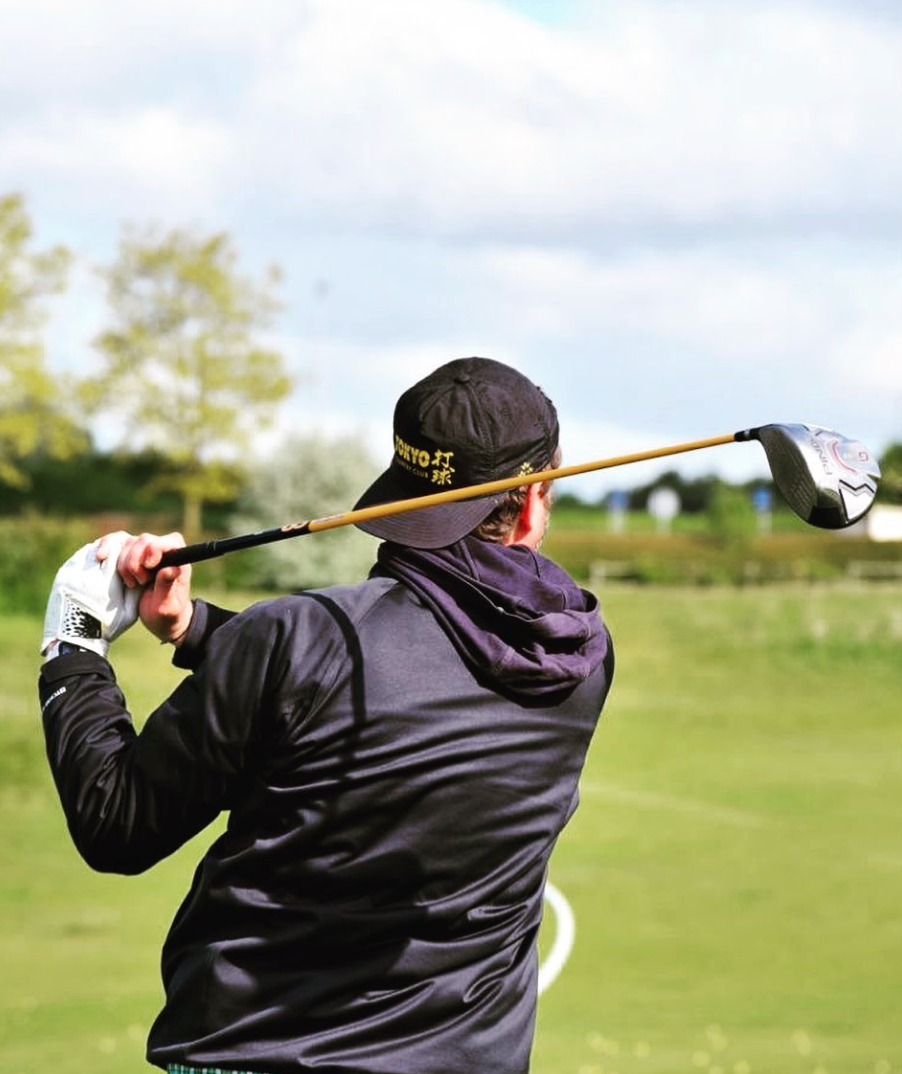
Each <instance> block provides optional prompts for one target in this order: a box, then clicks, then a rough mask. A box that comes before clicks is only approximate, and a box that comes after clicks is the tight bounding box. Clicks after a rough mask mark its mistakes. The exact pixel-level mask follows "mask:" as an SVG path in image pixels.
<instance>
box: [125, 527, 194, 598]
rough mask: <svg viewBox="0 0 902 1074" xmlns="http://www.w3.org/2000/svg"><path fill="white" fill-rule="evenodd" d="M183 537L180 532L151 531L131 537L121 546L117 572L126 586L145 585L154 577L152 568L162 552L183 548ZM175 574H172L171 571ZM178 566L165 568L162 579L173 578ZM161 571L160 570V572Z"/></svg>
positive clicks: (158, 560)
mask: <svg viewBox="0 0 902 1074" xmlns="http://www.w3.org/2000/svg"><path fill="white" fill-rule="evenodd" d="M184 545H185V538H184V537H183V536H182V535H181V534H180V533H167V534H165V535H164V536H157V535H156V534H153V533H142V534H140V535H139V536H138V537H133V538H131V540H130V541H128V542H126V544H125V545H124V546H123V548H122V552H121V553H120V555H119V573H120V574H121V575H122V579H123V581H124V582H125V584H126V585H127V586H145V585H147V584H148V583H149V582H150V581H151V580H152V579H153V577H154V568H155V567H156V566H157V564H158V563H159V562H160V559H161V558H162V555H163V553H164V552H168V551H169V550H170V549H172V548H183V547H184ZM173 571H175V572H176V574H175V575H173V574H172V572H173ZM177 571H178V568H172V567H170V568H166V576H165V578H164V579H163V580H166V581H168V580H169V579H170V578H172V580H174V578H175V577H177ZM161 573H162V572H161Z"/></svg>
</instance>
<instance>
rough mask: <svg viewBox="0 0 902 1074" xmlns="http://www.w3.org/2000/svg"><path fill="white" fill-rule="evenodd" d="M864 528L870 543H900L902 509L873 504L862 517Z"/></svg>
mask: <svg viewBox="0 0 902 1074" xmlns="http://www.w3.org/2000/svg"><path fill="white" fill-rule="evenodd" d="M864 526H865V533H866V534H867V536H868V537H870V539H871V540H872V541H902V507H893V506H890V505H889V504H882V503H878V504H874V506H873V507H872V508H871V509H870V511H869V512H868V513H867V514H866V515H865V517H864Z"/></svg>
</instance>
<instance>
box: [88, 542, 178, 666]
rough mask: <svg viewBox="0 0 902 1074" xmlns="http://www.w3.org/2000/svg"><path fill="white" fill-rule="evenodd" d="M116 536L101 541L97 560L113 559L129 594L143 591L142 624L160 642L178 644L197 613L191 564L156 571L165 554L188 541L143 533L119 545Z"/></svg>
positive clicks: (141, 596)
mask: <svg viewBox="0 0 902 1074" xmlns="http://www.w3.org/2000/svg"><path fill="white" fill-rule="evenodd" d="M113 537H115V534H113V535H111V536H110V537H102V538H101V539H100V542H99V546H98V550H97V557H98V559H101V560H106V559H108V558H112V559H113V563H114V565H115V566H116V567H117V568H118V572H119V575H120V577H121V578H122V581H123V582H124V583H125V585H126V587H127V588H128V591H129V592H130V593H135V594H137V593H138V592H139V591H142V590H143V592H141V594H140V603H139V606H138V608H139V614H140V616H141V622H142V623H143V624H144V626H145V627H147V629H148V630H149V631H150V633H151V634H153V635H154V636H155V637H157V638H159V639H160V641H163V642H167V641H168V642H172V643H173V644H174V645H178V644H179V642H180V641H181V640H182V638H183V636H184V635H185V633H186V632H187V630H188V627H189V625H190V623H191V616H192V615H193V613H194V606H193V604H192V603H191V565H190V564H186V565H185V566H183V567H164V568H163V569H162V570H159V571H156V573H154V570H155V568H156V566H157V564H158V563H159V562H160V558H161V557H162V555H163V553H164V552H168V551H170V550H171V549H173V548H184V546H185V538H184V537H183V536H182V535H181V534H180V533H167V534H166V535H165V536H163V537H158V536H156V535H155V534H152V533H142V534H141V535H140V536H138V537H130V536H129V537H127V539H126V540H125V542H124V543H122V544H121V545H120V544H118V543H115V542H113V540H112V538H113ZM108 541H109V542H110V543H109V545H108V544H107V542H108Z"/></svg>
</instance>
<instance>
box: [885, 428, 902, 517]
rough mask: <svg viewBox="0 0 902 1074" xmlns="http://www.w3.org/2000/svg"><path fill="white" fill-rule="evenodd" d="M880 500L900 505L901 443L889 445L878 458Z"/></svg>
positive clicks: (901, 475) (901, 485)
mask: <svg viewBox="0 0 902 1074" xmlns="http://www.w3.org/2000/svg"><path fill="white" fill-rule="evenodd" d="M880 473H881V477H880V494H881V495H880V498H881V500H883V501H884V503H902V443H894V444H890V445H889V447H887V449H886V451H884V453H883V455H881V457H880Z"/></svg>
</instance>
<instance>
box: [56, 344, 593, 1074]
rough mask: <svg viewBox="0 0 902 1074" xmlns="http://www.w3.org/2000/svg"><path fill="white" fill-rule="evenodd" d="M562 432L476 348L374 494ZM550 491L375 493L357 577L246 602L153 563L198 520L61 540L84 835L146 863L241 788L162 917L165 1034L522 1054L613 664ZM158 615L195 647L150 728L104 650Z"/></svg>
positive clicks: (60, 784) (241, 1064)
mask: <svg viewBox="0 0 902 1074" xmlns="http://www.w3.org/2000/svg"><path fill="white" fill-rule="evenodd" d="M558 458H559V451H558V422H557V417H556V413H555V409H554V407H553V405H552V404H551V402H550V401H549V400H548V399H547V398H546V397H545V395H544V394H543V393H542V392H541V390H540V389H539V388H537V387H536V386H535V385H533V384H532V383H531V382H530V381H528V380H527V379H526V378H524V377H523V376H521V375H520V374H519V373H518V372H516V371H515V370H513V369H511V368H509V367H508V366H505V365H502V364H500V363H498V362H495V361H491V360H488V359H484V358H466V359H460V360H457V361H453V362H450V363H448V364H447V365H444V366H442V367H441V368H440V369H438V370H436V371H435V372H434V373H432V374H431V375H430V376H428V377H426V378H425V379H424V380H422V381H420V382H419V383H417V384H415V385H414V386H413V387H412V388H410V389H409V390H408V391H406V392H405V393H404V394H403V395H402V396H401V398H400V399H399V401H398V403H397V406H396V409H395V416H394V455H393V458H392V461H391V465H390V466H389V467H388V469H387V470H386V471H385V472H384V473H383V474H382V476H381V477H380V478H378V480H377V481H376V482H375V483H374V484H373V485H372V486H371V488H370V489H369V490H368V491H367V492H366V493H365V494H364V495H363V497H362V499H361V500H360V502H359V504H358V506H364V505H369V504H373V503H380V502H389V501H393V500H396V499H402V498H408V497H411V496H416V495H421V494H425V493H428V492H431V491H436V490H439V489H441V488H448V487H463V486H468V485H471V484H477V483H480V482H486V481H491V480H494V479H497V478H506V477H510V476H514V475H518V474H524V475H525V474H528V473H530V472H534V471H537V470H539V469H543V468H546V467H548V466H549V465H551V464H553V463H555V462H556V461H557V459H558ZM549 509H550V490H549V489H548V487H545V486H542V485H540V484H532V485H528V486H523V487H522V488H520V489H517V490H515V491H514V492H513V493H506V494H502V495H499V496H494V497H490V498H483V499H474V500H467V501H464V502H458V503H451V504H442V505H439V506H435V507H432V508H427V509H424V510H421V511H415V512H410V513H407V514H404V515H397V516H393V517H391V518H385V519H382V520H380V521H376V522H371V523H367V524H366V526H365V528H366V529H367V530H368V531H369V532H370V533H371V534H374V535H375V536H377V537H379V538H381V539H382V542H383V543H381V544H380V545H379V549H378V556H377V562H376V564H375V566H374V568H373V570H372V571H371V573H370V575H369V577H368V578H367V579H366V580H365V581H362V582H360V583H359V584H356V585H351V586H341V587H332V588H326V589H322V590H318V591H311V592H304V593H301V594H298V595H294V596H288V597H284V598H281V599H276V600H268V601H264V602H262V603H260V604H257V605H255V606H253V607H251V608H249V609H248V610H246V611H244V612H242V613H240V614H237V615H236V614H233V613H231V612H228V611H225V610H223V609H220V608H217V607H215V606H213V605H212V604H209V603H205V602H204V601H203V600H200V599H197V600H194V601H191V599H190V596H189V590H188V586H189V578H190V568H189V567H176V568H166V569H163V570H160V571H159V572H157V573H154V567H155V566H156V565H157V564H158V563H159V560H160V556H161V555H162V553H163V552H164V551H166V550H168V549H170V548H173V547H177V546H179V545H181V544H183V543H184V542H183V541H182V539H181V538H180V537H179V536H178V535H169V536H167V537H152V536H148V535H143V536H140V537H130V536H128V535H125V534H111V535H107V536H106V537H104V538H102V539H100V540H99V541H98V542H95V544H93V545H87V546H85V548H83V549H81V550H80V551H79V552H78V553H76V554H75V555H74V556H73V557H72V558H71V559H70V560H69V561H68V562H67V563H66V564H65V565H64V566H63V567H62V568H61V569H60V571H59V573H58V574H57V577H56V580H55V582H54V585H53V589H52V591H51V595H50V601H49V605H48V610H47V619H46V624H45V632H44V640H43V645H42V652H43V653H44V655H45V657H46V660H45V662H44V665H43V668H42V672H41V679H40V694H41V703H42V707H43V719H44V728H45V734H46V739H47V752H48V757H49V761H50V766H51V769H52V771H53V776H54V779H55V781H56V785H57V788H58V791H59V795H60V799H61V802H62V806H63V809H64V811H65V815H66V818H67V821H68V824H69V828H70V831H71V833H72V838H73V840H74V842H75V845H76V846H77V848H78V850H79V851H80V853H81V854H82V856H83V857H84V859H85V861H86V862H87V863H88V864H89V865H90V866H92V867H93V868H95V869H98V870H101V871H109V872H116V873H139V872H141V871H143V870H145V869H149V868H150V867H151V866H153V865H154V864H155V863H156V862H158V861H160V860H161V859H162V858H165V857H166V856H167V855H168V854H171V853H172V852H173V851H174V850H176V849H177V848H178V847H180V846H181V845H182V844H183V843H185V841H186V840H188V839H190V838H191V837H192V836H194V835H196V834H197V833H198V832H200V831H202V830H203V829H204V828H205V827H206V826H207V825H208V824H210V822H211V821H212V820H213V819H214V818H216V817H217V816H218V815H219V814H220V813H222V812H223V811H226V812H228V815H229V819H228V826H227V828H226V830H225V832H224V834H222V835H221V836H220V837H219V838H218V839H216V841H215V842H213V844H212V846H211V847H210V848H209V850H207V852H206V853H205V854H204V856H203V858H202V859H201V861H200V864H199V866H198V868H197V871H196V873H195V875H194V879H193V882H192V884H191V888H190V890H189V892H188V894H187V895H186V897H185V899H184V902H183V903H182V905H181V908H180V909H179V910H178V912H177V914H176V916H175V919H174V921H173V923H172V926H171V928H170V930H169V934H168V937H167V939H166V941H165V945H164V949H163V957H162V974H163V984H164V987H165V1003H164V1006H163V1009H162V1011H161V1012H160V1014H159V1016H158V1017H157V1019H156V1021H155V1022H154V1024H153V1027H152V1028H151V1030H150V1035H149V1041H148V1050H147V1055H148V1059H149V1061H150V1063H151V1064H153V1065H155V1066H157V1067H161V1068H163V1069H164V1070H166V1069H168V1070H169V1071H170V1072H179V1074H181V1072H183V1071H191V1072H195V1074H198V1072H211V1071H230V1072H235V1071H250V1072H253V1074H289V1072H290V1074H297V1072H299V1071H314V1072H316V1074H364V1072H366V1074H376V1072H379V1074H523V1072H525V1071H527V1070H528V1067H529V1056H530V1050H531V1046H532V1040H533V1030H534V1019H535V1010H536V982H537V949H536V937H537V933H538V930H539V923H540V920H541V917H542V896H543V890H544V885H545V880H546V875H547V871H548V862H549V858H550V856H551V853H552V850H553V848H554V845H555V840H556V839H557V837H558V835H559V834H560V832H561V830H562V828H563V827H564V825H565V824H566V823H567V821H568V819H569V818H570V816H571V815H572V813H573V811H574V809H575V808H576V804H577V796H578V790H577V788H578V780H579V775H580V770H581V768H582V766H583V762H584V759H585V756H586V750H587V748H588V746H589V742H590V740H591V738H592V734H593V731H594V729H595V726H596V722H597V720H598V716H599V713H600V711H601V708H602V705H603V703H604V700H605V697H606V695H607V692H608V688H609V686H610V682H611V676H612V674H613V654H612V649H611V644H610V638H609V635H608V632H607V630H606V628H605V627H604V626H603V624H602V621H601V618H600V616H599V609H598V604H597V601H596V599H595V597H594V596H592V595H590V594H589V593H587V592H585V591H583V590H581V589H580V588H578V587H577V586H576V585H575V584H574V582H573V581H572V580H571V579H570V577H569V576H568V575H567V574H566V573H565V572H564V571H563V570H561V569H560V568H559V567H558V566H556V565H555V564H554V563H552V562H551V561H550V560H548V559H547V558H544V557H543V556H542V555H540V554H539V551H538V548H539V544H540V542H541V540H542V537H543V535H544V533H545V528H546V525H547V522H548V515H549ZM301 554H302V553H301ZM137 618H140V619H141V620H142V622H143V623H144V625H145V626H146V627H147V628H148V629H149V630H150V631H151V632H152V633H153V634H154V635H156V636H157V637H159V638H160V639H161V640H163V641H169V642H172V643H173V644H174V646H175V656H174V663H175V664H176V666H178V667H179V668H183V669H185V670H186V671H187V672H190V674H187V675H186V676H185V678H184V679H183V681H182V682H181V684H180V685H179V686H178V688H177V689H176V690H175V692H174V693H173V694H172V695H171V696H170V697H169V698H168V699H167V700H165V701H164V702H163V703H162V704H161V705H160V707H159V708H158V709H157V710H156V711H155V712H154V713H153V714H152V715H151V716H150V717H149V718H148V720H147V721H146V722H145V724H144V726H143V728H142V730H141V732H140V733H137V732H136V731H135V728H134V726H133V724H132V719H131V717H130V715H129V712H128V709H127V706H126V701H125V698H124V697H123V696H122V693H121V692H120V690H119V689H118V687H117V685H116V679H115V675H114V672H113V668H112V667H111V665H110V664H109V663H108V662H107V659H106V657H107V653H108V648H109V644H110V642H112V641H113V640H114V639H115V638H116V637H117V636H118V635H119V634H121V633H122V632H123V631H124V630H125V629H127V628H128V627H129V626H130V625H131V624H132V623H133V622H134V621H135V620H136V619H137Z"/></svg>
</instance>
